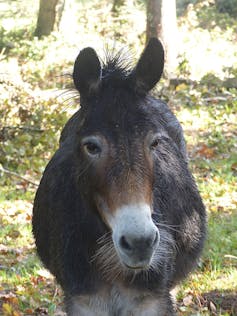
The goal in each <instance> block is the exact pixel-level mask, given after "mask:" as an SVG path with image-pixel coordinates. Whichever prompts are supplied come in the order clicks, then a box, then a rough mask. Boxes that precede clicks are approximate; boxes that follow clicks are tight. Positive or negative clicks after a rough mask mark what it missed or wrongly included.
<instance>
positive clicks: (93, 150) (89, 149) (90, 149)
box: [83, 142, 101, 156]
mask: <svg viewBox="0 0 237 316" xmlns="http://www.w3.org/2000/svg"><path fill="white" fill-rule="evenodd" d="M83 146H84V150H85V152H86V153H87V154H89V155H90V156H97V155H99V154H100V153H101V148H100V146H99V145H98V144H96V143H93V142H87V143H85V144H84V145H83Z"/></svg>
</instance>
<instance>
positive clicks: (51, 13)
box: [35, 0, 59, 37]
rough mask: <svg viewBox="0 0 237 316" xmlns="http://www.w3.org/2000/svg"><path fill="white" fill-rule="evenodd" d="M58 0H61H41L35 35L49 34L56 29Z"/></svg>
mask: <svg viewBox="0 0 237 316" xmlns="http://www.w3.org/2000/svg"><path fill="white" fill-rule="evenodd" d="M58 2H59V0H40V8H39V14H38V20H37V26H36V30H35V36H37V37H42V36H44V35H46V36H47V35H49V34H50V33H51V32H52V31H53V30H54V26H55V21H56V6H57V4H58Z"/></svg>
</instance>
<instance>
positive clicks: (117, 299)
mask: <svg viewBox="0 0 237 316" xmlns="http://www.w3.org/2000/svg"><path fill="white" fill-rule="evenodd" d="M165 303H166V302H165V300H164V299H163V298H162V299H161V298H156V297H153V296H152V295H149V294H142V293H139V292H138V291H136V290H131V289H126V288H122V287H119V286H116V285H114V286H110V287H106V288H103V290H101V291H99V292H98V293H96V294H93V295H87V296H75V297H73V298H72V301H71V306H70V308H69V310H70V312H69V315H70V316H147V315H149V316H163V315H165V314H166V310H165V306H166V304H165Z"/></svg>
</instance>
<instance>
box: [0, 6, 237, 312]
mask: <svg viewBox="0 0 237 316" xmlns="http://www.w3.org/2000/svg"><path fill="white" fill-rule="evenodd" d="M48 2H50V1H48ZM148 2H152V1H148ZM153 2H155V1H153ZM173 2H174V3H175V1H173ZM63 3H64V1H63ZM115 4H116V5H115ZM176 6H177V10H176V13H177V21H176V24H177V33H176V36H175V37H174V36H173V40H175V50H176V68H175V69H174V70H173V72H172V75H170V74H169V72H168V73H167V74H166V76H165V77H164V78H163V79H162V81H161V82H160V83H159V85H158V86H157V88H156V89H155V91H154V94H155V95H156V96H157V97H159V98H161V99H163V100H164V101H166V102H167V103H168V104H169V106H170V107H171V109H172V110H173V112H174V113H175V114H176V115H177V117H178V118H179V120H180V122H181V123H182V126H183V128H184V132H185V137H186V140H187V146H188V151H189V158H190V166H191V169H192V172H193V173H194V176H195V178H196V181H197V183H198V186H199V190H200V192H201V195H202V197H203V199H204V202H205V205H206V207H207V210H208V222H209V224H208V238H207V242H206V247H205V251H204V254H203V257H202V260H201V262H200V265H199V268H198V270H197V271H196V272H195V273H193V274H192V275H191V276H190V277H189V278H188V280H187V281H185V282H184V283H183V284H182V285H181V286H180V287H179V289H178V290H177V303H178V313H179V315H195V316H198V315H223V316H230V315H237V229H236V227H237V193H236V177H237V0H226V1H224V0H216V1H214V0H199V1H197V0H196V1H195V0H192V1H188V0H177V3H176ZM146 8H147V2H146V1H145V0H144V1H143V0H124V1H122V0H121V1H112V0H111V1H110V0H101V1H96V0H89V1H83V0H66V1H65V3H64V8H63V10H62V16H61V19H59V20H58V21H55V23H54V28H53V31H52V32H51V31H50V32H49V33H50V34H49V35H48V36H41V35H40V36H39V34H37V28H36V25H37V18H38V12H39V3H38V1H33V0H25V1H19V0H14V1H10V0H9V1H0V315H4V316H20V315H63V312H62V299H63V298H62V293H61V291H60V288H59V287H58V285H57V284H56V283H55V282H54V280H53V278H52V276H51V275H50V274H49V273H48V272H47V271H46V270H45V269H44V268H43V267H42V265H41V263H40V261H39V260H38V258H37V256H36V254H35V246H34V241H33V238H32V233H31V217H32V203H33V199H34V194H35V191H36V188H37V185H38V183H39V180H40V177H41V175H42V172H43V170H44V168H45V166H46V164H47V162H48V161H49V159H50V157H51V156H52V154H53V153H54V151H55V150H56V148H57V146H58V138H59V135H60V130H61V129H62V127H63V125H64V124H65V122H66V120H67V119H68V118H69V117H70V116H71V115H72V114H73V113H74V112H75V111H76V110H77V109H78V107H79V100H78V95H77V93H75V91H74V90H73V85H72V80H71V76H70V74H71V73H72V66H73V62H74V60H75V57H76V56H77V54H78V51H79V50H80V49H82V48H84V47H86V46H92V47H94V48H95V49H96V50H97V51H98V53H99V55H100V56H101V57H102V58H103V56H104V51H105V48H107V49H114V47H115V50H116V51H118V50H119V49H120V48H123V47H125V48H126V53H127V54H130V56H131V61H134V62H135V60H136V58H137V57H138V56H139V55H140V53H141V51H142V49H143V48H144V45H145V42H146V21H147V13H146ZM59 22H60V23H59Z"/></svg>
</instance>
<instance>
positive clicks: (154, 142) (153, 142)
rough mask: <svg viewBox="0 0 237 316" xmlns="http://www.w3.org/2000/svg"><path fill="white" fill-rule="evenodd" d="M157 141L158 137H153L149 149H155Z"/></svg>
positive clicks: (158, 141)
mask: <svg viewBox="0 0 237 316" xmlns="http://www.w3.org/2000/svg"><path fill="white" fill-rule="evenodd" d="M159 143H160V140H159V139H158V138H155V139H154V140H153V141H152V143H151V145H150V148H151V150H156V148H157V146H158V145H159Z"/></svg>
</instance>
